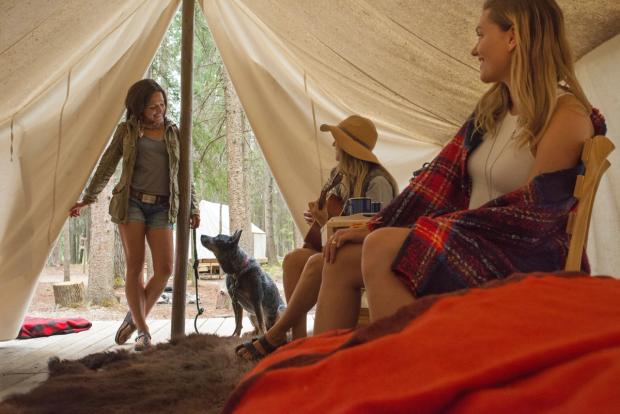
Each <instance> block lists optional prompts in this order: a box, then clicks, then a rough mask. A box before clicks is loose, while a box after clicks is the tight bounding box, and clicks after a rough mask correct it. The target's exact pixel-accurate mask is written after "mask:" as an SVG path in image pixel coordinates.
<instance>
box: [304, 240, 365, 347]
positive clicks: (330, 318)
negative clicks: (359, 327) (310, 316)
mask: <svg viewBox="0 0 620 414" xmlns="http://www.w3.org/2000/svg"><path fill="white" fill-rule="evenodd" d="M361 256H362V245H361V244H357V243H348V244H345V245H344V246H342V247H341V248H340V249H338V253H337V256H336V260H335V262H334V263H325V264H324V266H323V281H322V283H321V290H320V292H319V299H318V303H317V309H316V315H315V321H314V334H315V335H317V334H321V333H323V332H325V331H329V330H332V329H338V328H354V327H355V325H356V324H357V318H358V316H359V310H360V289H361V288H362V286H363V282H362V270H361Z"/></svg>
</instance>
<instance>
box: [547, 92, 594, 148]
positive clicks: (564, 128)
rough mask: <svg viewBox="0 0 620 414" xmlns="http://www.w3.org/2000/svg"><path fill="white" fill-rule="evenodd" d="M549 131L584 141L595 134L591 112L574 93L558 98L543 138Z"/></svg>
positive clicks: (569, 138)
mask: <svg viewBox="0 0 620 414" xmlns="http://www.w3.org/2000/svg"><path fill="white" fill-rule="evenodd" d="M548 132H551V133H555V134H554V135H556V134H559V135H561V136H563V137H565V138H563V139H564V140H571V139H575V140H577V141H580V142H583V141H585V140H586V139H588V138H590V137H592V135H594V127H593V126H592V121H591V120H590V112H589V111H588V109H587V108H586V107H585V106H584V105H583V104H582V103H581V101H579V99H577V98H576V97H575V96H574V95H571V94H566V95H562V96H561V97H559V98H558V103H557V106H556V108H555V111H554V112H553V114H552V115H551V119H550V120H549V127H548V129H547V131H546V132H545V134H544V135H543V139H544V138H545V136H546V135H547V133H548Z"/></svg>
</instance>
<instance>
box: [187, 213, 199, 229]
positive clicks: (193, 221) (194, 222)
mask: <svg viewBox="0 0 620 414" xmlns="http://www.w3.org/2000/svg"><path fill="white" fill-rule="evenodd" d="M189 226H190V227H191V228H192V229H197V228H198V226H200V216H199V215H198V214H192V215H191V216H190V218H189Z"/></svg>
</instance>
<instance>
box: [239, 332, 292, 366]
mask: <svg viewBox="0 0 620 414" xmlns="http://www.w3.org/2000/svg"><path fill="white" fill-rule="evenodd" d="M255 342H258V343H259V344H260V345H261V346H262V347H263V349H264V350H265V353H264V354H263V353H262V352H261V351H260V350H259V349H258V348H256V346H254V343H255ZM285 343H286V342H284V343H282V344H280V345H273V344H272V343H270V342H269V341H268V340H267V338H265V335H263V336H260V337H258V338H252V340H251V341H247V342H244V343H242V344H241V345H237V346H236V347H235V354H237V356H239V357H241V358H245V357H244V356H243V355H240V354H239V351H240V350H241V349H246V350H247V351H248V352H249V353H250V355H251V356H252V359H251V361H259V360H261V359H263V358H264V357H266V356H267V355H269V354H271V353H272V352H273V351H275V350H276V349H278V348H279V347H281V346H282V345H284V344H285Z"/></svg>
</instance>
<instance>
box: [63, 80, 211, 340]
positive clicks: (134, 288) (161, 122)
mask: <svg viewBox="0 0 620 414" xmlns="http://www.w3.org/2000/svg"><path fill="white" fill-rule="evenodd" d="M125 107H126V109H127V117H126V121H125V122H121V123H120V124H119V125H118V127H117V128H116V132H115V133H114V137H113V138H112V142H111V143H110V145H109V147H108V148H107V149H106V151H105V153H104V154H103V157H101V161H100V162H99V166H98V167H97V170H96V171H95V174H94V176H93V178H92V180H91V182H90V184H89V185H88V188H87V189H86V191H85V193H84V197H83V198H82V201H80V202H78V203H76V204H75V205H74V206H73V207H72V208H71V210H70V211H69V214H70V215H71V216H72V217H75V216H79V214H80V209H81V208H82V207H84V206H86V205H88V204H90V203H92V202H94V201H95V200H96V199H97V195H98V194H99V193H100V192H101V191H102V190H103V188H104V187H105V185H106V184H107V182H108V181H109V179H110V177H111V176H112V174H113V173H114V171H115V170H116V166H117V165H118V162H119V161H120V160H121V158H122V159H123V163H122V173H121V178H120V180H119V182H118V184H116V187H114V190H112V199H111V200H110V210H109V211H110V215H111V216H112V221H113V222H114V223H117V224H118V228H119V232H120V235H121V239H122V241H123V249H124V252H125V261H126V264H127V273H126V278H125V295H126V297H127V304H128V305H129V312H128V313H127V316H126V317H125V319H124V320H123V323H122V324H121V326H120V327H119V328H118V331H117V333H116V337H115V340H116V343H117V344H119V345H120V344H123V343H125V342H127V340H128V339H129V338H130V337H131V335H132V334H133V332H134V331H135V330H137V331H138V336H137V338H136V344H135V349H136V350H138V351H141V350H143V349H145V348H148V347H149V346H150V345H151V336H150V334H149V328H148V326H147V324H146V317H147V315H148V313H149V311H150V310H151V308H152V307H153V305H154V304H155V302H156V301H157V298H159V296H160V295H161V293H162V291H163V289H164V287H165V286H166V283H167V281H168V278H169V277H170V275H171V274H172V266H173V251H174V247H173V241H172V227H173V224H174V223H175V221H176V216H177V213H178V206H179V184H178V180H177V175H178V171H179V130H178V128H177V126H176V125H175V124H174V123H172V122H171V121H170V120H168V119H167V118H166V107H167V99H166V93H165V91H164V90H163V89H162V87H161V86H159V85H158V84H157V82H155V81H154V80H152V79H143V80H140V81H138V82H136V83H135V84H133V85H132V86H131V88H129V91H128V92H127V97H126V98H125ZM191 200H192V206H191V217H190V226H191V227H192V228H196V227H198V225H199V224H200V215H199V214H200V210H199V208H198V204H197V202H196V197H195V195H194V189H193V186H192V195H191ZM145 239H146V241H147V242H148V244H149V247H150V249H151V253H152V256H153V268H154V271H155V274H154V275H153V277H152V278H151V279H150V280H149V281H148V282H147V283H146V285H145V284H144V282H143V278H142V273H143V270H144V246H145V244H144V241H145Z"/></svg>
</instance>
